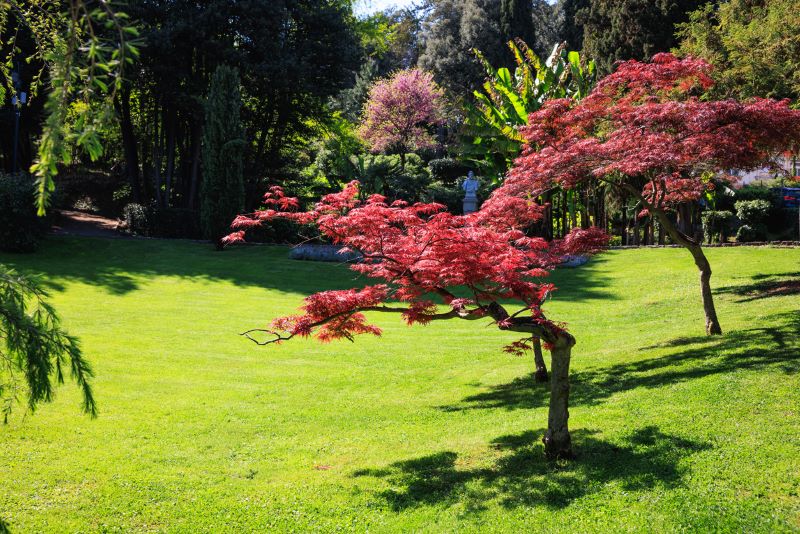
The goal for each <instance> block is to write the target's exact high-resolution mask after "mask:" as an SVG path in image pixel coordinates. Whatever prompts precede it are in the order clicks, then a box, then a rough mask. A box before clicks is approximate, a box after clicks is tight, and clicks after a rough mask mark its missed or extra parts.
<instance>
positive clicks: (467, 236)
mask: <svg viewBox="0 0 800 534" xmlns="http://www.w3.org/2000/svg"><path fill="white" fill-rule="evenodd" d="M264 204H265V208H264V209H263V210H260V211H257V212H255V213H251V214H248V215H241V216H239V217H237V218H236V220H235V221H234V223H233V228H234V229H236V230H237V231H236V232H234V233H232V234H231V235H229V236H228V237H226V238H225V239H224V240H223V241H224V243H225V244H232V243H236V242H239V241H242V240H243V239H244V237H245V232H246V230H247V229H248V228H252V227H257V226H260V225H261V224H263V223H264V222H266V221H270V220H274V219H289V220H293V221H296V222H300V223H304V224H315V225H316V226H317V227H318V228H319V230H320V233H321V234H322V235H323V236H324V237H325V238H327V239H329V240H330V241H332V242H333V243H334V244H337V245H342V246H343V247H345V248H346V249H349V250H351V251H357V252H358V253H360V254H361V256H362V261H361V262H360V263H355V264H353V265H351V266H350V268H351V269H352V270H354V271H356V272H357V273H359V274H362V275H364V276H366V277H367V278H372V279H376V280H380V281H381V283H379V284H376V285H367V286H364V287H361V288H358V289H346V290H334V291H322V292H319V293H315V294H313V295H310V296H308V297H306V299H305V301H304V304H303V306H302V307H301V313H300V314H297V315H290V316H287V317H280V318H277V319H275V320H273V321H272V322H271V323H270V325H269V326H268V327H266V328H258V329H252V330H248V331H247V332H244V333H243V335H244V336H245V337H247V338H249V339H251V340H253V341H255V342H256V343H258V344H259V345H267V344H273V343H279V342H282V341H287V340H290V339H292V338H294V337H296V336H301V337H309V336H313V337H316V338H317V339H318V340H320V341H323V342H327V341H332V340H335V339H341V338H344V339H348V340H351V341H352V340H353V339H354V337H355V336H356V335H359V334H373V335H380V334H381V330H380V328H378V327H377V326H375V325H373V324H370V323H368V322H367V318H366V316H365V315H364V313H365V312H379V313H399V314H401V315H402V317H403V319H404V320H405V321H406V323H407V324H409V325H413V324H417V323H419V324H427V323H429V322H431V321H440V320H450V319H462V320H476V319H481V318H488V319H491V320H492V321H493V322H494V324H495V325H496V326H497V327H498V328H499V329H500V330H505V331H510V332H519V333H524V334H525V337H524V338H523V339H522V340H519V341H516V342H514V343H511V344H510V345H508V346H507V347H506V350H507V351H508V352H512V353H517V352H519V351H521V350H522V348H523V347H527V346H528V342H529V341H528V340H530V339H531V338H540V339H542V340H543V341H544V342H545V344H546V346H547V347H548V348H549V349H550V351H551V354H552V355H553V364H552V365H553V381H554V382H553V386H552V387H551V390H552V395H554V397H553V398H551V417H550V426H549V429H548V434H547V436H546V437H545V445H546V447H545V448H546V451H547V453H548V454H549V455H551V456H569V455H570V454H571V444H570V438H569V431H568V427H567V411H566V410H567V408H566V403H567V398H568V390H569V382H568V376H567V373H568V370H569V358H570V350H571V347H572V345H574V343H575V340H574V338H573V337H572V336H571V335H570V334H569V333H568V332H567V331H566V329H565V328H564V325H562V324H559V323H556V322H553V321H551V320H549V319H548V318H546V317H545V315H544V313H543V311H542V305H543V303H544V300H545V298H546V297H547V296H548V295H549V294H550V293H552V291H553V290H554V289H555V288H554V287H553V285H552V284H549V283H545V282H543V281H542V280H541V279H542V278H543V277H545V276H546V275H547V274H548V272H549V270H550V269H552V268H553V267H554V266H555V265H557V264H558V263H560V262H561V261H562V260H563V258H564V256H566V255H572V254H579V253H586V254H589V253H594V252H598V251H600V250H601V249H602V248H604V247H605V246H606V245H607V243H608V236H607V235H606V234H605V233H604V232H602V231H600V230H598V229H596V228H591V229H575V230H573V232H572V233H571V234H570V235H569V236H567V237H566V238H565V239H563V240H560V241H554V242H550V243H548V242H546V241H545V240H543V239H541V238H533V237H528V236H526V235H525V233H524V232H523V231H522V229H523V228H526V227H528V226H529V225H530V224H531V223H532V222H535V221H536V220H538V219H539V218H540V217H541V211H542V206H540V205H538V204H536V203H534V202H532V201H529V200H526V199H520V198H513V197H508V198H507V199H506V201H505V202H496V203H495V204H494V205H493V206H492V207H491V209H487V210H481V211H479V212H477V213H473V214H470V215H465V216H460V215H453V214H451V213H448V212H446V211H444V209H445V207H444V206H442V205H440V204H413V205H409V204H408V203H406V202H403V201H396V202H393V203H392V204H387V202H386V198H385V197H383V196H381V195H372V196H370V197H369V198H368V199H367V200H365V201H360V200H359V191H358V183H357V182H352V183H350V184H348V185H347V186H346V187H345V188H344V189H343V191H342V192H340V193H336V194H332V195H327V196H326V197H324V198H323V199H322V200H321V201H320V202H319V203H317V204H316V205H315V206H314V208H313V209H311V210H310V211H306V212H301V211H298V207H299V203H298V201H297V199H294V198H289V197H286V196H285V195H284V193H283V191H282V190H281V189H280V188H279V187H273V188H272V189H271V190H270V191H269V192H268V193H267V194H266V195H265V197H264ZM459 295H466V296H459ZM437 297H438V298H439V299H441V300H442V301H443V302H444V305H446V306H448V307H449V310H448V311H444V312H443V311H439V305H438V304H437V303H436V302H435V301H434V300H433V299H434V298H437ZM501 301H503V302H512V303H515V304H516V305H517V306H518V307H519V308H520V309H519V310H518V311H516V312H515V313H513V314H510V313H509V312H508V311H507V310H506V308H505V306H504V305H503V304H501ZM256 334H263V335H264V336H265V339H259V338H260V337H261V336H260V335H259V336H258V337H256Z"/></svg>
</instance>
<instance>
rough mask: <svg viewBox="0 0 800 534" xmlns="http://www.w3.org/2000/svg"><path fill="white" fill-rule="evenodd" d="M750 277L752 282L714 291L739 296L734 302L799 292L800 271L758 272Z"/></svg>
mask: <svg viewBox="0 0 800 534" xmlns="http://www.w3.org/2000/svg"><path fill="white" fill-rule="evenodd" d="M750 279H751V280H752V282H751V283H749V284H742V285H735V286H725V287H720V288H717V289H716V290H715V291H714V292H715V293H718V294H729V295H735V296H737V297H741V298H740V299H738V300H737V301H736V302H750V301H753V300H760V299H765V298H769V297H781V296H785V295H798V294H800V272H794V273H780V274H758V275H755V276H752V277H751V278H750Z"/></svg>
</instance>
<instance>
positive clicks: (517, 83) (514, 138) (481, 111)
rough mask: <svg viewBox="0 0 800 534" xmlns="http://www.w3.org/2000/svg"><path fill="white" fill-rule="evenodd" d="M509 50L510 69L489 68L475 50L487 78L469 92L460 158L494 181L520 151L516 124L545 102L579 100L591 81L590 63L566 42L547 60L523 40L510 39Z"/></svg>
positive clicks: (592, 81) (521, 143)
mask: <svg viewBox="0 0 800 534" xmlns="http://www.w3.org/2000/svg"><path fill="white" fill-rule="evenodd" d="M508 48H509V50H510V52H511V54H512V55H513V56H514V62H515V68H514V69H513V72H512V71H510V70H509V69H507V68H505V67H500V68H495V67H493V66H492V65H491V64H490V63H489V62H488V61H487V60H486V59H485V57H484V56H483V54H482V53H481V52H478V51H476V54H477V56H478V59H479V60H480V61H481V63H482V64H483V66H484V68H485V69H486V81H485V82H484V84H483V88H482V90H481V91H474V92H473V95H474V103H473V104H468V105H467V113H466V120H465V122H464V128H463V131H462V134H463V136H464V141H465V142H464V145H463V147H462V158H463V159H465V160H466V161H468V162H470V163H471V164H473V165H475V166H477V167H478V168H479V169H481V170H482V171H483V172H484V174H485V175H486V176H488V177H491V178H493V179H495V180H496V181H497V182H498V183H499V182H500V181H501V180H502V178H503V176H504V175H505V173H506V171H507V170H508V169H509V168H510V167H511V165H512V164H513V162H514V160H515V159H516V157H517V156H518V155H519V153H520V151H521V150H522V145H523V143H524V141H525V139H524V137H523V136H522V134H521V133H520V128H521V127H522V126H525V125H526V124H528V116H529V115H530V114H531V113H533V112H534V111H536V110H538V109H539V108H541V107H542V105H543V104H544V103H545V102H546V101H547V100H552V99H557V98H566V97H569V98H576V99H580V98H583V97H584V96H586V95H587V94H588V93H589V91H590V90H591V88H592V86H593V84H594V69H595V68H594V62H592V61H589V62H586V64H585V65H584V62H582V61H581V57H580V54H578V52H570V51H568V50H567V49H566V47H565V46H564V45H560V46H556V47H555V48H554V49H553V51H552V53H551V54H550V56H549V57H548V58H547V59H546V60H545V61H542V60H541V59H540V58H539V57H538V56H537V55H536V53H535V52H533V50H531V49H530V48H529V47H528V46H527V45H526V44H525V43H524V42H523V41H517V42H514V41H509V43H508Z"/></svg>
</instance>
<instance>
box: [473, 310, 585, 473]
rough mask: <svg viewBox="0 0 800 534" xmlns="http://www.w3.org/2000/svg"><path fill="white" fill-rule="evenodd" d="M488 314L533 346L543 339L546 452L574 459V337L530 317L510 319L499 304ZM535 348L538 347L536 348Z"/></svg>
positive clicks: (551, 455)
mask: <svg viewBox="0 0 800 534" xmlns="http://www.w3.org/2000/svg"><path fill="white" fill-rule="evenodd" d="M486 310H487V311H488V312H489V315H490V316H491V317H492V319H494V320H495V321H497V324H498V327H499V328H500V329H501V330H510V331H512V332H527V333H529V334H531V337H533V338H534V343H535V342H536V341H539V340H540V339H544V340H545V342H547V344H548V348H549V350H550V356H551V359H550V410H549V413H548V416H547V432H545V435H544V438H543V439H542V441H543V442H544V452H545V454H546V455H547V457H548V458H551V459H558V458H572V457H573V456H574V455H573V453H572V438H571V437H570V435H569V425H568V424H567V421H568V419H569V362H570V358H571V356H572V347H573V346H574V345H575V338H574V337H572V335H570V334H569V333H568V332H565V331H564V330H561V329H559V328H554V327H547V326H543V325H542V324H540V323H539V322H538V321H534V320H533V319H532V318H530V317H509V315H508V312H507V311H506V310H505V309H504V308H503V307H502V306H501V305H500V304H498V303H497V302H492V303H491V304H489V305H488V306H487V307H486ZM534 346H535V345H534Z"/></svg>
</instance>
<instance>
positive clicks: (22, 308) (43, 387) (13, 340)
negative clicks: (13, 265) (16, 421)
mask: <svg viewBox="0 0 800 534" xmlns="http://www.w3.org/2000/svg"><path fill="white" fill-rule="evenodd" d="M67 373H69V375H70V376H71V378H72V379H73V380H74V381H75V382H76V383H77V384H78V386H79V387H80V389H81V393H82V397H83V401H82V408H83V411H84V412H86V413H88V414H90V415H91V416H92V417H95V416H96V415H97V405H96V403H95V400H94V395H93V394H92V388H91V385H90V383H89V381H90V379H91V378H92V376H94V373H93V372H92V368H91V367H90V365H89V363H88V362H87V361H86V360H85V359H84V358H83V355H82V353H81V349H80V346H79V345H78V340H77V339H76V338H75V337H73V336H70V335H69V334H68V333H67V332H66V331H65V330H64V329H63V328H62V326H61V323H60V320H59V317H58V315H57V314H56V311H55V310H54V309H53V307H52V306H51V305H50V304H49V303H48V302H47V293H46V292H45V291H44V290H43V289H42V288H41V287H40V286H39V285H38V284H37V283H36V282H35V281H33V280H31V279H29V278H26V277H24V276H22V275H20V274H18V273H16V272H14V271H12V270H9V269H7V268H5V267H3V266H2V265H0V402H2V406H1V407H0V410H2V414H3V420H4V421H5V422H7V421H8V417H9V415H10V414H11V412H12V409H13V407H14V405H15V404H17V403H19V402H25V403H26V404H27V408H28V409H29V410H30V411H31V412H33V411H34V410H35V409H36V407H37V406H38V405H39V404H40V403H42V402H50V401H52V400H53V396H54V394H55V388H56V386H57V385H59V384H62V383H63V382H64V377H65V375H66V374H67Z"/></svg>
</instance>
